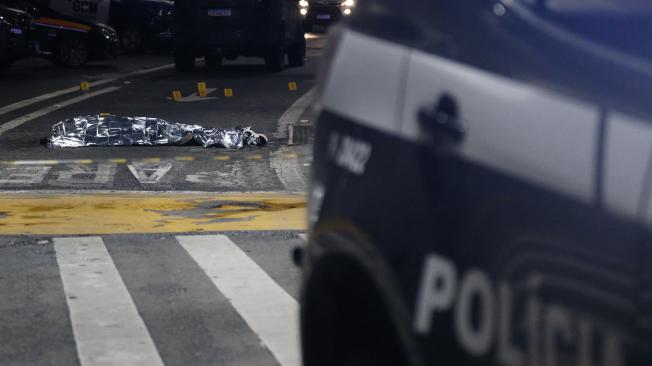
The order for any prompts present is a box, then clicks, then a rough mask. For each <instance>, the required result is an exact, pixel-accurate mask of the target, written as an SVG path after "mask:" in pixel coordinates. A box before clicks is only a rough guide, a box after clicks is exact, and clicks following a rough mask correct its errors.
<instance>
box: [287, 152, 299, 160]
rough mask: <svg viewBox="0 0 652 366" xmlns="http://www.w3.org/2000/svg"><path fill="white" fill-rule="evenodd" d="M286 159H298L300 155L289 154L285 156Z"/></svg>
mask: <svg viewBox="0 0 652 366" xmlns="http://www.w3.org/2000/svg"><path fill="white" fill-rule="evenodd" d="M285 157H286V158H288V159H296V158H298V157H299V155H297V154H295V153H287V154H285Z"/></svg>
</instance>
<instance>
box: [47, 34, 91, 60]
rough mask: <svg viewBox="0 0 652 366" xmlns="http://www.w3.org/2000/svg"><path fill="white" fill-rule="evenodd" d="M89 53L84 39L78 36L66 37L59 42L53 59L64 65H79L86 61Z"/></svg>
mask: <svg viewBox="0 0 652 366" xmlns="http://www.w3.org/2000/svg"><path fill="white" fill-rule="evenodd" d="M89 55H90V51H89V49H88V45H87V44H86V41H84V40H83V39H81V38H78V37H68V38H64V39H62V40H61V42H59V46H58V47H57V52H56V59H55V61H56V62H57V63H58V64H60V65H62V66H66V67H80V66H83V65H85V64H86V63H87V62H88V58H89Z"/></svg>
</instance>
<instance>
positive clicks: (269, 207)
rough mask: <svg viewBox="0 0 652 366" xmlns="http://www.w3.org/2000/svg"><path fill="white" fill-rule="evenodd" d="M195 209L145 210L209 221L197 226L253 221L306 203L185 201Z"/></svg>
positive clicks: (167, 215)
mask: <svg viewBox="0 0 652 366" xmlns="http://www.w3.org/2000/svg"><path fill="white" fill-rule="evenodd" d="M185 202H188V203H191V204H192V205H193V207H190V208H185V209H180V210H179V209H176V210H145V211H148V212H153V213H156V214H159V215H161V216H163V217H177V218H183V219H204V220H208V221H202V222H194V223H195V224H213V223H225V222H244V221H252V220H254V219H255V218H256V217H257V216H258V215H255V213H256V212H261V213H262V212H279V211H286V210H291V209H296V208H305V207H306V204H305V203H293V204H287V203H277V202H273V201H262V202H247V201H199V202H198V201H196V200H185ZM244 213H252V214H254V215H249V216H246V217H233V216H235V215H240V214H244Z"/></svg>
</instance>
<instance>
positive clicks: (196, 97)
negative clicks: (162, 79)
mask: <svg viewBox="0 0 652 366" xmlns="http://www.w3.org/2000/svg"><path fill="white" fill-rule="evenodd" d="M216 90H217V88H206V95H208V94H211V93H212V92H214V91H216ZM166 99H168V100H172V97H167V98H166ZM209 99H217V97H200V96H199V95H197V93H192V94H190V95H189V96H187V97H181V99H179V100H178V102H180V103H187V102H199V101H202V100H209Z"/></svg>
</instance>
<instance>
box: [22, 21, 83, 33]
mask: <svg viewBox="0 0 652 366" xmlns="http://www.w3.org/2000/svg"><path fill="white" fill-rule="evenodd" d="M34 23H35V24H38V25H45V26H51V27H57V28H65V29H72V30H78V31H82V32H88V31H90V30H91V27H90V26H88V25H85V24H79V23H75V22H70V21H67V20H61V19H54V18H37V19H36V20H34Z"/></svg>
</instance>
